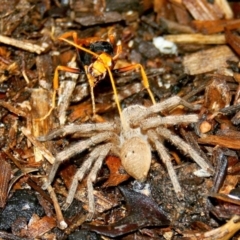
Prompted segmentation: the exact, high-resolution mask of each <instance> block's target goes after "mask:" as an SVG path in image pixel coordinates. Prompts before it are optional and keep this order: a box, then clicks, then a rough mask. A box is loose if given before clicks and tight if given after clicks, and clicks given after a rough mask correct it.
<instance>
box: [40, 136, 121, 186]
mask: <svg viewBox="0 0 240 240" xmlns="http://www.w3.org/2000/svg"><path fill="white" fill-rule="evenodd" d="M104 141H112V142H113V141H114V142H118V141H119V138H118V136H117V134H116V133H113V132H103V133H99V134H97V135H95V136H93V137H91V138H89V139H87V140H84V141H79V142H76V143H75V144H73V145H71V146H69V147H68V148H67V149H65V150H63V151H61V152H59V153H58V154H57V155H56V158H55V162H54V163H53V165H52V168H51V170H50V173H49V176H48V181H47V182H46V183H44V185H43V186H42V189H46V188H47V187H48V186H49V185H50V184H51V183H52V181H53V179H54V177H55V175H56V172H57V170H58V168H59V165H60V164H61V163H62V162H63V161H64V160H67V159H69V158H71V157H72V156H74V155H75V154H77V153H81V152H83V151H84V150H85V149H88V148H89V147H91V146H94V145H97V144H99V143H101V142H104Z"/></svg>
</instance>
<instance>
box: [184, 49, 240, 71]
mask: <svg viewBox="0 0 240 240" xmlns="http://www.w3.org/2000/svg"><path fill="white" fill-rule="evenodd" d="M228 60H230V61H238V58H237V57H236V55H235V54H234V53H233V51H232V50H231V49H230V48H229V47H228V46H218V47H214V48H210V49H208V50H203V51H199V52H196V53H193V54H189V55H186V56H184V58H183V65H184V71H185V73H186V74H190V75H196V74H201V73H206V72H211V71H214V70H220V69H223V68H227V67H228V65H227V61H228Z"/></svg>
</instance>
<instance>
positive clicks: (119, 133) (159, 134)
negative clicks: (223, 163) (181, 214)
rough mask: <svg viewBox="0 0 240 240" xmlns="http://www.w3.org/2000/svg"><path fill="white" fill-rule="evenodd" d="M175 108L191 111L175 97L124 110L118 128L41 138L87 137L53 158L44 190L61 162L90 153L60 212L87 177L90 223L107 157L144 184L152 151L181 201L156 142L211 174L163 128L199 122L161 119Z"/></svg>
mask: <svg viewBox="0 0 240 240" xmlns="http://www.w3.org/2000/svg"><path fill="white" fill-rule="evenodd" d="M178 105H183V106H185V107H187V108H193V106H192V105H191V104H190V103H188V102H186V101H185V100H183V99H181V98H179V97H177V96H175V97H171V98H169V99H166V100H165V101H163V102H160V103H156V104H154V105H152V106H150V107H144V106H141V105H132V106H129V107H127V108H125V109H124V110H123V111H122V116H121V124H120V123H119V124H118V123H113V122H104V123H89V124H81V125H75V124H72V125H67V126H65V127H63V128H61V129H57V130H54V131H52V132H51V133H50V134H48V135H47V136H44V137H40V138H39V140H40V141H48V140H51V139H53V138H55V137H58V136H62V135H67V134H68V135H69V134H73V133H78V134H79V135H81V136H83V137H86V139H85V140H81V141H79V142H76V143H74V144H73V145H70V146H69V147H68V148H66V149H64V150H63V151H61V152H59V153H58V154H57V155H56V157H55V163H54V164H53V166H52V168H51V171H50V173H49V177H48V181H47V182H46V183H45V184H44V186H43V188H44V189H46V188H47V187H48V186H49V185H50V184H51V182H52V181H53V179H54V177H55V174H56V171H57V169H58V167H59V165H60V164H61V163H62V162H63V161H65V160H68V159H70V158H71V157H72V156H74V155H76V154H78V153H80V152H83V151H84V150H86V149H91V153H90V155H89V157H88V159H87V160H85V161H84V162H83V164H82V166H81V167H80V168H79V169H78V171H77V172H76V174H75V175H74V177H73V180H72V183H71V187H70V189H69V193H68V196H67V199H66V203H65V205H64V206H63V208H64V209H66V208H67V207H68V206H69V205H70V204H71V203H72V201H73V198H74V195H75V192H76V190H77V185H78V182H79V181H81V180H82V179H83V178H84V177H85V175H87V174H88V176H87V192H88V200H89V216H88V219H91V218H92V216H93V214H94V211H95V204H94V195H93V182H94V181H95V179H96V176H97V173H98V170H99V169H100V168H101V166H102V163H103V161H104V159H105V157H106V156H107V155H108V154H110V153H111V154H115V155H117V156H119V157H120V158H121V161H122V165H123V167H124V168H125V170H126V171H127V172H128V173H129V175H131V176H132V177H133V178H135V179H136V180H138V181H141V182H143V181H145V180H146V178H147V175H148V171H149V169H150V164H151V158H152V155H151V151H152V149H155V150H156V151H157V152H158V154H159V156H160V158H161V159H162V161H163V163H164V164H165V165H166V168H167V171H168V173H169V176H170V179H171V181H172V183H173V187H174V190H175V192H176V194H177V197H178V198H179V199H181V198H182V197H183V193H182V191H181V186H180V184H179V182H178V179H177V176H176V173H175V170H174V168H173V166H172V163H171V158H170V155H169V153H168V151H167V150H166V148H165V146H164V145H163V143H162V141H159V138H164V139H167V140H168V141H170V142H171V143H172V144H173V145H175V146H176V147H177V148H179V149H180V150H181V151H182V152H183V153H185V154H187V155H189V156H190V157H191V158H192V159H193V160H194V161H195V162H196V163H197V164H198V166H199V167H200V168H201V169H203V170H204V171H205V172H207V173H209V175H211V174H212V173H213V167H212V166H211V165H210V164H209V163H207V162H206V161H205V160H204V159H203V158H202V157H201V156H200V155H199V154H198V153H197V152H196V151H195V150H194V149H193V148H192V147H191V146H190V145H189V144H188V143H186V142H185V141H184V140H183V139H181V138H180V137H178V136H176V135H175V134H173V133H172V132H171V131H170V130H169V129H167V128H166V127H165V125H176V124H179V123H195V122H197V121H198V115H196V114H189V115H180V116H179V115H178V116H166V117H162V116H160V113H161V112H162V111H163V110H167V109H171V108H173V107H176V106H178Z"/></svg>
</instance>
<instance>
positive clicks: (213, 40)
mask: <svg viewBox="0 0 240 240" xmlns="http://www.w3.org/2000/svg"><path fill="white" fill-rule="evenodd" d="M164 39H166V40H168V41H171V42H174V43H195V44H226V38H225V36H224V34H212V35H204V34H200V33H196V34H177V35H166V36H164Z"/></svg>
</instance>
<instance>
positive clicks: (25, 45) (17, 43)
mask: <svg viewBox="0 0 240 240" xmlns="http://www.w3.org/2000/svg"><path fill="white" fill-rule="evenodd" d="M0 42H1V43H4V44H7V45H11V46H13V47H17V48H21V49H23V50H26V51H29V52H33V53H37V54H40V53H42V52H44V51H45V50H46V48H47V47H48V44H47V43H42V46H39V45H37V44H33V43H30V42H26V41H21V40H17V39H14V38H10V37H6V36H3V35H0Z"/></svg>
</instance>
